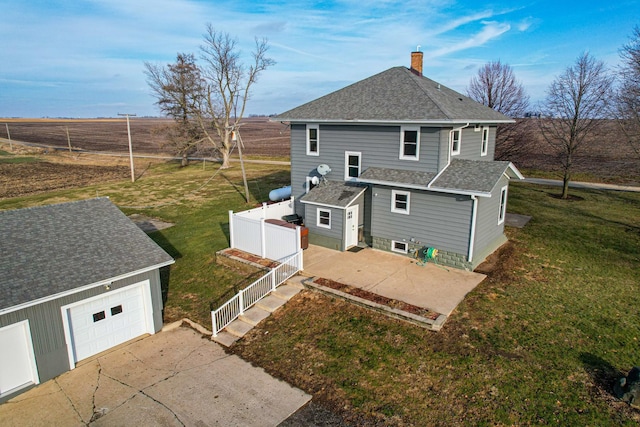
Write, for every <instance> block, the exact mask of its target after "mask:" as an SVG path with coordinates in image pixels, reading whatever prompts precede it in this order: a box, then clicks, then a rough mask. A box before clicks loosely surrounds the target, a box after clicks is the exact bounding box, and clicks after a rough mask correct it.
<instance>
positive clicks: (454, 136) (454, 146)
mask: <svg viewBox="0 0 640 427" xmlns="http://www.w3.org/2000/svg"><path fill="white" fill-rule="evenodd" d="M461 139H462V131H461V130H460V129H454V130H452V131H451V132H449V145H450V146H451V154H452V155H454V156H455V155H457V154H460V143H461Z"/></svg>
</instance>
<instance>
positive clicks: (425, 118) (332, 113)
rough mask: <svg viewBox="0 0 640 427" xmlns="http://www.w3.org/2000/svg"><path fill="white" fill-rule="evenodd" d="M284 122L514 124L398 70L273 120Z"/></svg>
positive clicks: (428, 81) (305, 105)
mask: <svg viewBox="0 0 640 427" xmlns="http://www.w3.org/2000/svg"><path fill="white" fill-rule="evenodd" d="M275 119H276V120H280V121H293V122H295V121H305V122H321V121H332V122H333V121H338V122H339V121H364V122H415V123H429V122H436V123H442V122H453V123H461V122H476V123H477V122H485V123H497V122H510V121H511V119H510V118H508V117H507V116H504V115H503V114H501V113H499V112H497V111H495V110H493V109H491V108H488V107H485V106H484V105H482V104H480V103H478V102H476V101H474V100H472V99H470V98H468V97H466V96H464V95H462V94H460V93H458V92H456V91H454V90H452V89H449V88H448V87H446V86H442V85H440V84H439V83H437V82H435V81H433V80H431V79H428V78H427V77H423V76H420V75H417V74H415V73H414V72H412V71H411V70H409V69H407V68H405V67H394V68H390V69H388V70H386V71H383V72H381V73H379V74H376V75H374V76H371V77H369V78H366V79H364V80H361V81H359V82H356V83H354V84H352V85H350V86H347V87H345V88H343V89H340V90H338V91H335V92H333V93H330V94H328V95H325V96H323V97H321V98H318V99H316V100H314V101H311V102H308V103H306V104H304V105H301V106H299V107H297V108H294V109H292V110H289V111H286V112H284V113H282V114H279V115H278V116H276V117H275Z"/></svg>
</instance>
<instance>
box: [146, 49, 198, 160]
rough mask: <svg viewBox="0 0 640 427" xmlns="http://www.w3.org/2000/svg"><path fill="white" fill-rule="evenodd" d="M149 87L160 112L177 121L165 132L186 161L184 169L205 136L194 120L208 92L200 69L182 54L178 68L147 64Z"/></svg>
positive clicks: (177, 60) (171, 65)
mask: <svg viewBox="0 0 640 427" xmlns="http://www.w3.org/2000/svg"><path fill="white" fill-rule="evenodd" d="M144 65H145V68H146V71H145V74H146V75H147V83H148V84H149V87H151V90H152V91H153V94H154V95H155V97H156V99H157V102H156V104H158V106H159V107H160V110H161V111H162V112H163V113H164V114H166V115H167V116H169V117H171V118H173V119H174V123H173V124H172V125H170V126H166V127H164V128H162V129H161V131H162V132H163V133H165V134H166V135H167V139H168V144H169V145H170V146H171V147H172V148H173V151H174V152H175V153H176V154H178V155H180V156H181V157H182V166H186V165H187V163H188V156H189V155H190V154H193V153H194V152H195V151H196V150H197V145H198V143H199V142H200V141H201V140H202V139H203V133H202V131H201V129H200V126H198V124H197V122H196V121H195V120H194V118H195V117H197V114H196V111H197V108H196V107H197V106H198V105H199V104H200V102H199V99H200V98H201V97H202V95H203V93H204V89H205V85H204V81H203V79H202V77H201V74H200V69H199V68H198V66H197V64H196V60H195V57H194V56H193V55H192V54H185V53H179V54H178V55H177V57H176V62H175V63H174V64H168V65H166V66H161V65H157V64H151V63H148V62H145V64H144Z"/></svg>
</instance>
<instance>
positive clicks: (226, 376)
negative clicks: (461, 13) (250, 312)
mask: <svg viewBox="0 0 640 427" xmlns="http://www.w3.org/2000/svg"><path fill="white" fill-rule="evenodd" d="M310 399H311V396H309V395H307V394H306V393H304V392H303V391H301V390H299V389H295V388H293V387H291V386H290V385H288V384H286V383H284V382H282V381H279V380H277V379H275V378H273V377H271V376H270V375H268V374H267V373H265V372H264V371H263V370H262V369H261V368H256V367H253V366H251V364H249V363H247V362H245V361H243V360H242V359H240V358H239V357H237V356H234V355H228V354H226V353H225V352H224V351H223V350H222V348H221V347H220V345H219V344H217V343H214V342H212V341H210V340H209V339H207V338H203V337H202V336H201V335H200V334H198V333H196V332H195V331H193V330H191V329H188V328H182V327H181V328H177V329H174V330H170V331H166V332H160V333H157V334H155V335H152V336H148V337H145V338H143V339H140V340H137V341H134V342H132V343H129V344H125V345H123V346H121V347H118V348H116V349H115V350H112V351H110V352H106V353H102V354H101V355H98V356H97V357H95V358H93V359H92V360H89V361H86V362H84V363H82V365H81V366H78V367H76V368H75V369H74V370H72V371H70V372H67V373H65V374H63V375H61V376H59V377H57V378H55V379H53V380H51V381H47V382H46V383H43V384H40V385H39V386H37V387H35V388H33V389H31V390H29V391H27V392H26V393H23V394H21V395H20V396H18V397H16V398H14V399H12V400H10V401H8V402H5V403H4V404H2V405H0V425H1V426H26V425H28V426H86V425H91V426H125V425H127V426H129V425H135V426H151V425H153V426H157V425H161V426H276V425H278V424H279V423H281V422H282V421H284V420H285V419H286V418H287V417H289V416H290V415H291V414H292V413H294V412H295V411H296V410H298V409H299V408H300V407H301V406H303V405H304V404H305V403H307V402H308V401H309V400H310Z"/></svg>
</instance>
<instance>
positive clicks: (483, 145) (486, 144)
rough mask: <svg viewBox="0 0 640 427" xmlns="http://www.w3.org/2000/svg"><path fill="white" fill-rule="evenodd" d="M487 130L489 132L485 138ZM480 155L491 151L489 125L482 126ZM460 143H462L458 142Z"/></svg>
mask: <svg viewBox="0 0 640 427" xmlns="http://www.w3.org/2000/svg"><path fill="white" fill-rule="evenodd" d="M485 131H486V132H487V139H486V140H485V139H484V135H485ZM480 135H481V136H480V138H481V139H480V141H481V142H480V155H481V156H486V155H487V152H488V151H489V128H488V127H487V126H483V127H482V133H481V134H480ZM458 145H460V144H458Z"/></svg>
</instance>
